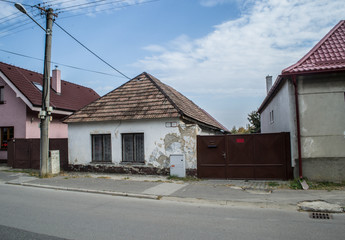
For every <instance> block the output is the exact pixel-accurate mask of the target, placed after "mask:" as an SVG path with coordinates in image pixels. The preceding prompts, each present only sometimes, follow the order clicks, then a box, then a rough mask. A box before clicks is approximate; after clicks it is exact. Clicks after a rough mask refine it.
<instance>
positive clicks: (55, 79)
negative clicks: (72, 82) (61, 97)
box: [51, 66, 61, 94]
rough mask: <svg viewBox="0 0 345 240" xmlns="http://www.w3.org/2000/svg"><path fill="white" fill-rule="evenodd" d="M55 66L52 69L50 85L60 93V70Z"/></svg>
mask: <svg viewBox="0 0 345 240" xmlns="http://www.w3.org/2000/svg"><path fill="white" fill-rule="evenodd" d="M57 67H58V66H55V69H54V70H53V74H52V75H53V76H52V82H51V87H52V89H54V90H55V92H56V93H57V94H61V71H60V70H59V69H58V68H57Z"/></svg>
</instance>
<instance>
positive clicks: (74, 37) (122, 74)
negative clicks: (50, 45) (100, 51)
mask: <svg viewBox="0 0 345 240" xmlns="http://www.w3.org/2000/svg"><path fill="white" fill-rule="evenodd" d="M55 25H56V26H58V27H59V28H60V29H61V30H62V31H64V32H65V33H66V34H67V35H68V36H70V37H71V38H73V39H74V40H75V41H76V42H77V43H79V44H80V45H81V46H83V47H84V48H85V49H86V50H88V51H89V52H90V53H92V54H93V55H94V56H96V57H97V58H98V59H99V60H101V61H102V62H104V63H105V64H106V65H108V66H109V67H111V68H112V69H113V70H115V71H116V72H118V73H119V74H121V75H122V76H124V77H125V78H127V79H130V77H128V76H126V75H125V74H124V73H122V72H120V71H119V70H117V69H116V68H114V67H113V66H112V65H110V64H109V63H108V62H106V61H105V60H103V59H102V58H101V57H100V56H98V55H97V54H96V53H94V52H93V51H91V50H90V49H89V48H88V47H86V46H85V45H84V44H82V43H81V42H80V41H79V40H78V39H76V38H75V37H73V36H72V35H71V34H70V33H69V32H67V31H66V30H65V29H64V28H62V27H61V26H60V25H59V24H57V23H56V22H55Z"/></svg>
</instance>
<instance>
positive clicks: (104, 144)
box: [91, 133, 112, 163]
mask: <svg viewBox="0 0 345 240" xmlns="http://www.w3.org/2000/svg"><path fill="white" fill-rule="evenodd" d="M95 137H102V141H101V150H102V152H101V155H102V159H100V160H99V159H95V158H96V153H95V145H94V144H95V141H96V139H95ZM107 139H109V143H108V144H107V143H105V141H106V140H107ZM107 146H109V147H110V148H109V153H110V154H109V156H108V159H106V157H107V154H106V151H105V147H107ZM91 162H92V163H112V145H111V134H110V133H104V134H91Z"/></svg>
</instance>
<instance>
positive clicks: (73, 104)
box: [0, 62, 99, 112]
mask: <svg viewBox="0 0 345 240" xmlns="http://www.w3.org/2000/svg"><path fill="white" fill-rule="evenodd" d="M0 71H1V72H2V73H3V74H4V75H5V76H6V77H7V78H8V79H9V80H10V81H11V82H12V83H13V84H14V85H15V86H16V88H17V89H18V90H19V91H20V92H21V93H22V94H23V95H24V96H25V97H26V98H27V99H28V100H29V101H30V102H31V103H32V105H33V106H35V107H40V106H41V103H42V92H41V91H40V90H39V89H38V88H37V87H36V86H35V85H34V83H38V84H40V85H41V86H43V75H42V74H40V73H37V72H33V71H29V70H26V69H23V68H19V67H16V66H13V65H9V64H6V63H2V62H0ZM98 98H99V95H98V94H97V93H96V92H95V91H94V90H92V89H91V88H87V87H83V86H80V85H77V84H74V83H70V82H66V81H63V80H61V94H57V93H56V92H55V91H54V90H52V89H50V105H51V106H52V107H53V108H54V109H59V110H66V111H73V112H74V111H76V110H78V109H80V108H82V107H84V106H85V105H87V104H89V103H90V102H92V101H94V100H96V99H98Z"/></svg>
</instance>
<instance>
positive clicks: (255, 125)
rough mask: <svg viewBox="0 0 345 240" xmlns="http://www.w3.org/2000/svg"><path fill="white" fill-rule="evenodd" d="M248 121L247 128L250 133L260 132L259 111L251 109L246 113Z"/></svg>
mask: <svg viewBox="0 0 345 240" xmlns="http://www.w3.org/2000/svg"><path fill="white" fill-rule="evenodd" d="M247 119H248V121H249V124H250V125H249V129H250V133H260V132H261V127H260V126H261V123H260V113H259V112H258V111H257V110H256V111H252V112H251V113H249V114H248V117H247Z"/></svg>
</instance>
